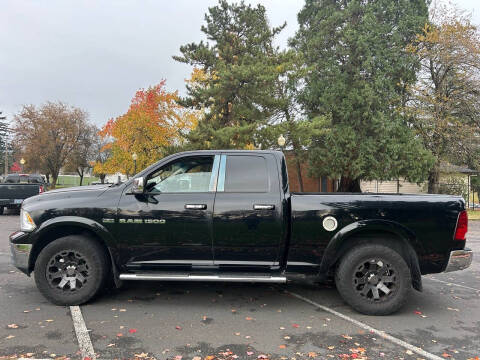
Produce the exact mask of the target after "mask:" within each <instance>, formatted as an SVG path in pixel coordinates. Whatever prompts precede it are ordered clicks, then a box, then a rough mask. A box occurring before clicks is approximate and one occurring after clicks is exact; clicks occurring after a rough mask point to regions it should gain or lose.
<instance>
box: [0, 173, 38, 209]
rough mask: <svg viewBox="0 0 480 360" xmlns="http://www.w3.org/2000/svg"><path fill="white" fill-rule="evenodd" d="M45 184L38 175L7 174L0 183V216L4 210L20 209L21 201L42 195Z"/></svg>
mask: <svg viewBox="0 0 480 360" xmlns="http://www.w3.org/2000/svg"><path fill="white" fill-rule="evenodd" d="M46 186H47V184H46V182H45V178H44V177H43V175H40V174H8V175H7V176H6V177H5V179H4V180H3V182H2V183H0V215H1V214H3V212H4V209H5V208H7V209H17V210H19V209H20V206H21V205H22V203H23V201H24V200H25V199H27V198H29V197H31V196H34V195H38V194H41V193H43V192H44V191H45V190H46Z"/></svg>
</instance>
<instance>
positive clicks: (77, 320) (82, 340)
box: [70, 306, 96, 360]
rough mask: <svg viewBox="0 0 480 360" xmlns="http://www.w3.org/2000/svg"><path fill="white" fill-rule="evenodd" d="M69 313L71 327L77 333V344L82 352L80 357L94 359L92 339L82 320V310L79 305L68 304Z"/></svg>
mask: <svg viewBox="0 0 480 360" xmlns="http://www.w3.org/2000/svg"><path fill="white" fill-rule="evenodd" d="M70 313H71V314H72V320H73V327H74V328H75V333H76V334H77V340H78V346H79V347H80V352H81V353H82V358H83V359H85V358H86V357H88V358H90V359H92V360H95V358H96V356H95V351H94V350H93V345H92V340H90V335H89V334H88V331H87V326H86V325H85V321H84V320H83V316H82V311H81V310H80V307H79V306H70Z"/></svg>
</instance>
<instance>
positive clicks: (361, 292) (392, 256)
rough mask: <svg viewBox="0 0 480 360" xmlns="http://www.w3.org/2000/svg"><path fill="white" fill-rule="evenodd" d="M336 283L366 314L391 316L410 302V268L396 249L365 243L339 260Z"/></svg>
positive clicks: (352, 302)
mask: <svg viewBox="0 0 480 360" xmlns="http://www.w3.org/2000/svg"><path fill="white" fill-rule="evenodd" d="M335 284H336V287H337V289H338V292H339V293H340V295H341V296H342V298H343V299H344V300H345V301H346V302H347V303H348V304H349V305H350V306H352V307H353V308H354V309H355V310H357V311H358V312H361V313H363V314H367V315H388V314H391V313H394V312H396V311H397V310H399V309H400V308H401V307H402V306H403V305H404V304H405V302H406V301H407V299H408V294H409V292H410V289H411V287H412V285H411V284H412V278H411V274H410V269H409V268H408V265H407V263H406V262H405V260H404V259H403V257H402V256H401V255H400V254H399V253H397V252H396V251H395V250H393V249H391V248H390V247H387V246H385V245H381V244H374V243H372V244H368V243H364V244H361V245H358V246H357V247H354V248H352V249H351V250H350V251H349V252H347V253H346V254H345V255H344V256H343V257H342V258H341V260H340V264H339V266H338V268H337V270H336V273H335Z"/></svg>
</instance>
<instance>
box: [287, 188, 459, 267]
mask: <svg viewBox="0 0 480 360" xmlns="http://www.w3.org/2000/svg"><path fill="white" fill-rule="evenodd" d="M461 210H465V202H464V200H463V198H461V197H459V196H451V195H431V194H374V193H362V194H355V193H292V195H291V233H292V236H291V239H290V249H289V252H288V261H287V264H297V263H299V262H302V263H305V265H306V264H310V265H311V266H312V267H313V266H319V265H320V261H321V259H322V257H323V254H324V251H322V253H320V252H319V249H325V251H328V249H327V246H329V245H331V240H332V239H333V238H334V237H337V238H339V239H340V238H341V237H342V233H349V236H351V234H354V233H357V234H358V237H359V238H360V237H361V233H362V231H363V228H365V227H366V226H367V225H368V227H369V229H370V230H373V229H376V230H377V231H379V232H380V233H384V234H385V236H390V235H391V236H397V237H402V238H406V239H407V240H408V242H409V243H410V245H411V246H412V247H413V249H414V250H415V251H416V253H417V254H418V256H419V263H420V264H419V265H420V269H421V272H422V273H423V274H426V273H436V272H441V271H443V270H444V269H445V267H446V264H447V262H448V256H449V253H450V251H451V250H457V249H463V248H464V247H465V242H464V241H460V242H459V241H454V240H453V234H454V232H455V226H456V221H457V217H458V213H459V211H461ZM328 216H331V217H333V218H334V219H335V220H336V221H337V224H338V225H337V228H336V229H335V230H330V231H328V230H326V229H325V227H324V224H323V220H324V219H325V218H326V217H328ZM340 229H341V230H340ZM341 241H342V240H341V239H340V240H339V242H340V243H341Z"/></svg>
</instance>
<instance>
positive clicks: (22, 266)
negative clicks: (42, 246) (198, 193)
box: [10, 231, 32, 275]
mask: <svg viewBox="0 0 480 360" xmlns="http://www.w3.org/2000/svg"><path fill="white" fill-rule="evenodd" d="M24 235H25V233H23V232H21V231H20V232H16V233H13V234H12V235H10V252H11V258H12V264H13V265H14V266H15V267H16V268H17V269H19V270H20V271H22V272H24V273H25V274H27V275H29V273H30V272H29V266H28V264H29V260H30V252H31V251H32V244H16V243H13V242H12V240H15V239H18V238H20V237H22V236H24Z"/></svg>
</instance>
